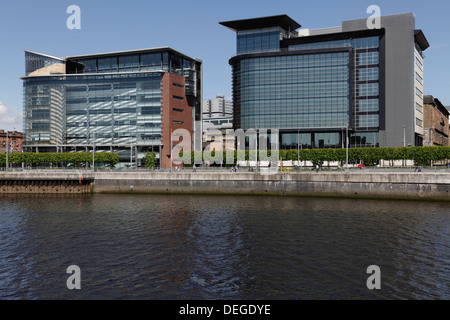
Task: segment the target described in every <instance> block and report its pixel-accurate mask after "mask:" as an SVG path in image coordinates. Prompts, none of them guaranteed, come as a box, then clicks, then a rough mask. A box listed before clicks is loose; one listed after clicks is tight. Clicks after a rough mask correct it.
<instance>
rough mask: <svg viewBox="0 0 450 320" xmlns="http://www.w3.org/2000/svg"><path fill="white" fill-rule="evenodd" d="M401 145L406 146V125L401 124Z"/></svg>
mask: <svg viewBox="0 0 450 320" xmlns="http://www.w3.org/2000/svg"><path fill="white" fill-rule="evenodd" d="M403 147H406V127H405V126H403Z"/></svg>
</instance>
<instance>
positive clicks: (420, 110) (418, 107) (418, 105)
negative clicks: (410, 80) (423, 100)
mask: <svg viewBox="0 0 450 320" xmlns="http://www.w3.org/2000/svg"><path fill="white" fill-rule="evenodd" d="M416 110H417V111H419V112H420V113H423V107H422V106H421V105H420V104H418V103H417V102H416Z"/></svg>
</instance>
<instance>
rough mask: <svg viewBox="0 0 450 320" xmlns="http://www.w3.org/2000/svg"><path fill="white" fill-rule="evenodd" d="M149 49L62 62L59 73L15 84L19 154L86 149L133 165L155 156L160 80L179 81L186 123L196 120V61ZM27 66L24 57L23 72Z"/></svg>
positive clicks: (198, 113)
mask: <svg viewBox="0 0 450 320" xmlns="http://www.w3.org/2000/svg"><path fill="white" fill-rule="evenodd" d="M153 51H154V50H153ZM153 51H152V50H150V52H146V51H142V52H135V53H129V54H107V55H93V56H83V57H72V58H71V57H69V58H66V59H65V63H66V70H67V73H66V74H64V75H58V76H55V75H51V74H49V75H46V76H42V75H41V76H29V77H25V78H23V80H24V115H25V116H24V128H25V134H26V143H25V149H26V150H27V147H28V151H36V150H37V151H39V152H45V151H52V152H55V151H57V150H65V151H91V150H92V148H93V147H94V146H95V148H96V150H97V151H114V152H117V153H118V154H119V156H120V158H121V161H123V162H131V161H133V162H134V163H136V162H138V164H139V165H143V164H144V158H145V153H146V152H148V151H155V152H157V154H159V153H160V151H161V148H162V145H163V142H162V132H163V121H162V117H163V95H164V90H165V89H164V88H163V77H164V75H165V74H166V73H170V74H175V75H178V76H181V77H183V78H184V81H183V83H180V84H177V85H178V86H179V87H180V88H183V89H182V90H184V95H183V96H182V97H181V98H182V99H183V100H186V101H187V104H188V105H189V106H190V109H189V110H191V111H192V120H193V121H192V122H194V120H195V121H201V61H199V60H195V59H190V58H188V57H186V56H184V55H182V54H179V53H177V52H176V51H173V50H168V49H166V50H159V51H155V52H153ZM44 58H45V57H44ZM28 60H29V59H28V54H27V60H26V61H27V68H29V66H28ZM57 63H61V61H59V60H58V61H57ZM41 65H43V64H39V65H38V66H37V67H39V66H41ZM46 66H47V65H45V66H44V67H46ZM33 68H35V67H33ZM29 70H30V71H31V70H32V68H31V67H30V68H29ZM33 71H35V70H32V71H31V72H33ZM183 78H181V79H183ZM174 85H175V84H174ZM167 90H168V89H167ZM186 111H187V110H186ZM190 130H191V131H192V130H193V128H190ZM167 131H169V132H170V129H168V130H167ZM199 134H200V138H201V132H200V133H199Z"/></svg>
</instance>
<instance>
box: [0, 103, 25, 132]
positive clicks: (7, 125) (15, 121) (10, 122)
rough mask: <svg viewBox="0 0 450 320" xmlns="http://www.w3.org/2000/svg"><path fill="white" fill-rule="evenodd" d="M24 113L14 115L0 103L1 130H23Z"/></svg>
mask: <svg viewBox="0 0 450 320" xmlns="http://www.w3.org/2000/svg"><path fill="white" fill-rule="evenodd" d="M22 118H23V114H22V112H20V113H18V114H16V115H12V114H10V111H9V110H8V107H7V106H5V105H4V104H3V102H1V101H0V129H4V130H14V128H15V130H17V131H21V130H22Z"/></svg>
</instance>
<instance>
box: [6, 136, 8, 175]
mask: <svg viewBox="0 0 450 320" xmlns="http://www.w3.org/2000/svg"><path fill="white" fill-rule="evenodd" d="M8 153H9V132H8V130H7V131H6V171H8V167H9V165H8Z"/></svg>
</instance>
